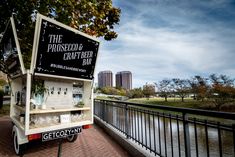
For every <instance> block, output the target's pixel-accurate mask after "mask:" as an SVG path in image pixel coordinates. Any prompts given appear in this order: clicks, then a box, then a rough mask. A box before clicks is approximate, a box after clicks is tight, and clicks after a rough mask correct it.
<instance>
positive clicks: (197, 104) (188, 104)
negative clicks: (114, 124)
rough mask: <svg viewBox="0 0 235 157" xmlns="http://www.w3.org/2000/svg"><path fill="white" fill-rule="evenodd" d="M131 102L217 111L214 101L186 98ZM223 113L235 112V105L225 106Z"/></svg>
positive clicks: (222, 109) (141, 99)
mask: <svg viewBox="0 0 235 157" xmlns="http://www.w3.org/2000/svg"><path fill="white" fill-rule="evenodd" d="M128 101H129V102H135V103H142V104H153V105H154V104H156V105H164V106H173V107H184V108H194V109H206V110H216V108H215V105H214V103H213V102H212V101H197V100H193V99H192V98H186V99H185V100H184V102H182V101H181V99H180V98H168V101H167V102H166V101H165V99H163V98H150V99H146V98H137V99H129V100H128ZM221 111H226V112H235V104H230V105H224V106H223V107H222V108H221Z"/></svg>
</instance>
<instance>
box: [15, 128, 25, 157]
mask: <svg viewBox="0 0 235 157" xmlns="http://www.w3.org/2000/svg"><path fill="white" fill-rule="evenodd" d="M13 144H14V149H15V153H16V155H23V154H24V151H25V148H26V144H19V143H18V139H17V133H16V132H14V133H13Z"/></svg>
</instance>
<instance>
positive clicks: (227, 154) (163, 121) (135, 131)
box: [105, 107, 235, 157]
mask: <svg viewBox="0 0 235 157" xmlns="http://www.w3.org/2000/svg"><path fill="white" fill-rule="evenodd" d="M105 110H106V113H108V114H107V117H106V120H107V121H108V122H109V123H110V124H112V125H113V126H116V127H117V128H118V129H119V130H121V131H123V132H127V131H128V134H129V136H130V137H131V138H133V139H136V141H138V142H139V143H142V144H143V145H145V146H147V147H148V148H149V149H150V150H152V151H154V152H157V153H158V154H162V155H163V156H169V157H171V156H174V157H184V156H185V143H184V129H183V123H182V122H181V121H177V120H174V119H170V118H163V117H158V116H153V115H150V114H144V113H140V112H136V111H135V112H133V111H132V112H128V117H129V118H128V119H127V120H126V119H125V115H126V113H125V109H124V108H119V107H107V108H106V109H105ZM125 122H127V123H128V125H127V127H126V125H125ZM177 123H178V124H177ZM206 129H207V131H206ZM195 132H196V133H197V136H195ZM206 132H207V133H208V148H207V142H206ZM218 132H219V131H218V128H213V127H209V126H208V127H207V128H206V127H205V125H199V124H197V125H196V129H195V126H194V124H193V123H192V124H190V125H189V135H190V136H189V137H190V149H191V156H192V157H197V155H198V156H199V157H206V156H207V153H209V156H210V157H219V156H220V151H219V150H220V149H219V136H218ZM220 132H221V147H222V148H221V149H222V156H223V157H234V156H235V155H234V148H233V133H232V131H227V130H223V129H220ZM196 138H197V139H196ZM196 141H197V142H196ZM196 143H197V145H196ZM196 147H198V154H196Z"/></svg>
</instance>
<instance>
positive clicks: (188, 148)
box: [183, 113, 191, 157]
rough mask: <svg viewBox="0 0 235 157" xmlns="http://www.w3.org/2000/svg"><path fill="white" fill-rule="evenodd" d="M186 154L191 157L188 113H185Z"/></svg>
mask: <svg viewBox="0 0 235 157" xmlns="http://www.w3.org/2000/svg"><path fill="white" fill-rule="evenodd" d="M183 125H184V145H185V156H186V157H191V148H190V135H189V123H188V115H187V114H186V113H183Z"/></svg>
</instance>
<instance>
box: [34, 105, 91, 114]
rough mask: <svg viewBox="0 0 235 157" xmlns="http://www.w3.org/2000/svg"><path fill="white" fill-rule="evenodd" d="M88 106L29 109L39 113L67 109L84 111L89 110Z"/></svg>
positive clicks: (65, 110) (64, 110) (66, 110)
mask: <svg viewBox="0 0 235 157" xmlns="http://www.w3.org/2000/svg"><path fill="white" fill-rule="evenodd" d="M90 109H91V108H90V107H81V108H79V107H71V108H55V107H51V108H48V109H34V110H30V114H41V113H55V112H69V111H84V110H90Z"/></svg>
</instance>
